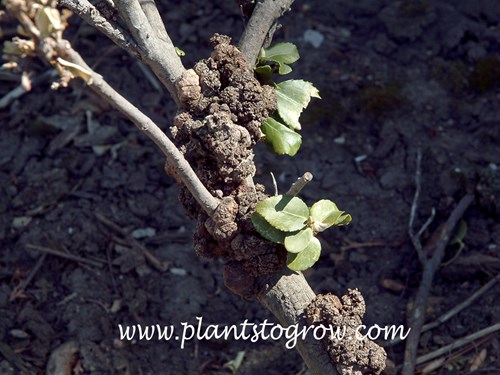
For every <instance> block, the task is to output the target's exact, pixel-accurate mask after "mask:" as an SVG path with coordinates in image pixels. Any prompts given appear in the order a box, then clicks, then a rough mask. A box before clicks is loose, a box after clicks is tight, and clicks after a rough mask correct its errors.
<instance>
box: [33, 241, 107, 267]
mask: <svg viewBox="0 0 500 375" xmlns="http://www.w3.org/2000/svg"><path fill="white" fill-rule="evenodd" d="M26 247H27V248H29V249H33V250H37V251H40V252H42V253H46V254H51V255H55V256H58V257H60V258H64V259H69V260H73V261H75V262H78V263H84V264H88V265H89V266H93V267H99V268H101V267H102V265H103V264H105V263H106V261H104V260H100V259H98V260H92V259H87V258H83V257H81V256H78V255H73V254H69V253H63V252H62V251H59V250H55V249H51V248H50V247H44V246H38V245H30V244H28V245H26Z"/></svg>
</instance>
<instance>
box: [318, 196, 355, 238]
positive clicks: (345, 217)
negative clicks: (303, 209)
mask: <svg viewBox="0 0 500 375" xmlns="http://www.w3.org/2000/svg"><path fill="white" fill-rule="evenodd" d="M310 215H311V218H312V219H313V222H312V229H313V230H314V231H315V232H316V233H318V232H323V231H324V230H325V229H327V228H330V227H331V226H333V225H347V224H349V223H350V222H351V220H352V218H351V215H349V214H344V211H340V210H339V209H338V208H337V205H336V204H335V203H333V202H332V201H331V200H328V199H322V200H320V201H317V202H316V203H314V204H313V205H312V207H311V208H310Z"/></svg>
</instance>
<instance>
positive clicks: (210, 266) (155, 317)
mask: <svg viewBox="0 0 500 375" xmlns="http://www.w3.org/2000/svg"><path fill="white" fill-rule="evenodd" d="M158 3H159V6H160V9H161V11H162V14H163V15H164V19H165V21H166V24H167V28H168V30H169V33H170V35H171V37H172V39H173V40H174V43H175V45H177V46H179V47H180V48H181V49H182V50H183V51H185V52H186V56H185V57H184V58H183V61H184V64H185V66H186V67H193V66H194V64H195V63H196V62H197V61H199V60H200V59H206V58H208V56H209V55H210V53H211V51H212V47H211V46H210V42H209V41H210V38H211V37H212V36H213V35H214V34H215V33H219V34H224V35H229V36H231V37H232V38H233V39H235V40H237V39H238V36H239V35H240V34H241V32H242V30H243V21H242V16H241V14H240V12H239V9H238V7H237V5H236V3H235V2H230V1H228V2H206V1H201V0H197V1H191V2H186V1H178V0H177V1H174V0H171V1H169V0H163V1H158ZM292 10H293V11H292V12H290V13H288V14H287V15H286V16H285V17H283V19H282V27H281V29H279V30H278V31H277V32H276V34H275V37H274V41H275V42H278V41H285V40H286V41H289V42H292V43H295V44H296V45H297V46H298V48H299V51H300V54H301V59H300V60H299V62H298V63H296V64H294V65H293V69H294V70H293V72H292V74H291V75H290V77H291V78H300V79H304V80H307V81H311V82H313V83H314V84H315V85H316V86H317V87H318V89H319V91H320V94H321V97H322V99H321V100H313V101H312V103H311V105H310V108H309V109H308V110H307V111H306V112H304V114H303V115H302V117H301V120H302V124H303V130H302V135H303V144H302V147H301V149H300V151H299V153H298V154H297V156H296V157H294V158H289V157H283V156H277V155H274V154H272V153H271V152H270V151H269V150H268V149H267V147H266V146H265V145H263V144H258V145H257V147H256V148H255V150H254V152H255V165H256V170H257V172H256V173H257V175H256V181H257V182H259V183H261V184H263V185H264V186H266V189H267V191H272V189H273V183H272V179H271V177H270V172H273V173H274V176H275V177H276V180H277V183H278V188H279V190H280V191H286V190H287V189H288V188H289V186H290V185H291V184H292V183H293V182H294V181H295V179H296V178H297V177H298V176H300V175H302V174H303V173H304V172H306V171H311V172H312V173H313V175H314V180H313V181H312V182H311V183H310V184H309V185H308V186H307V187H306V188H305V190H303V192H302V197H303V199H304V200H306V201H307V202H308V203H313V202H314V201H316V200H318V199H322V198H326V199H331V200H333V201H335V202H336V203H337V204H338V206H339V207H340V208H341V209H343V210H345V211H346V212H348V213H350V214H351V215H352V217H353V222H352V223H351V224H350V225H349V226H347V227H345V228H340V229H333V230H328V231H326V232H323V233H322V235H321V242H322V245H323V246H322V248H323V250H322V255H321V258H320V261H319V262H318V263H317V264H316V266H315V267H314V268H313V269H312V270H309V271H307V272H306V276H307V278H308V280H309V282H310V284H311V286H312V287H313V289H314V290H315V291H316V292H317V293H328V292H330V293H334V294H335V295H337V296H339V297H340V296H342V295H345V294H346V293H347V289H348V288H350V289H354V288H357V289H358V290H359V292H360V293H361V294H362V296H363V297H364V300H365V304H366V313H365V315H364V318H363V321H364V324H365V325H367V326H373V325H375V324H378V325H379V326H386V325H399V324H403V325H405V324H406V317H407V311H408V310H409V309H410V308H411V306H412V300H413V298H414V296H415V293H416V290H417V288H418V286H419V284H420V279H421V270H422V267H421V265H420V263H419V261H418V258H417V254H416V251H415V250H414V248H413V246H412V244H411V242H410V241H409V238H408V235H407V232H408V221H409V217H410V209H411V204H412V200H413V196H414V192H415V181H414V177H415V171H416V153H417V150H418V149H419V148H420V149H422V151H423V155H424V157H423V160H422V184H421V187H422V190H421V194H420V199H419V205H418V210H417V215H416V227H417V230H418V228H420V226H421V225H422V224H423V223H424V222H425V221H426V220H427V218H428V217H429V215H430V213H431V210H432V209H433V208H434V209H435V210H436V216H435V218H434V220H433V221H432V223H431V225H430V227H429V228H428V230H426V231H425V232H424V233H423V236H422V241H423V242H424V243H425V240H426V239H427V238H429V237H430V235H431V234H432V232H433V231H434V230H435V229H436V228H437V227H438V226H439V225H440V224H441V223H443V222H444V221H445V220H446V218H447V217H448V215H449V214H450V212H451V210H452V209H453V207H454V206H455V204H456V203H457V202H458V200H460V198H461V197H462V196H463V195H464V194H465V192H466V191H471V190H473V191H474V192H475V194H476V202H475V204H474V206H473V207H471V208H470V209H469V210H468V211H467V212H466V214H465V216H464V218H463V220H464V224H462V227H463V228H466V229H467V231H466V235H465V237H463V236H462V237H463V238H462V240H463V243H464V247H463V249H462V250H461V251H460V252H459V249H460V246H459V245H458V244H456V243H455V244H450V246H449V247H448V249H447V254H446V258H445V264H446V265H443V266H442V267H441V268H440V270H439V272H438V273H437V275H436V277H435V279H434V282H433V286H432V289H431V298H430V304H429V306H428V309H427V318H426V321H427V322H430V321H433V320H435V319H436V318H437V317H439V316H440V315H441V314H443V313H445V312H446V311H448V310H449V309H451V308H453V307H455V306H457V305H458V304H459V303H461V302H463V301H464V300H465V299H466V298H468V297H469V296H470V295H472V294H473V293H474V292H475V291H476V290H478V289H479V288H480V287H481V286H482V285H484V284H485V283H486V282H488V281H489V280H491V279H492V278H493V277H495V276H496V275H497V274H498V272H499V270H500V211H499V210H500V209H499V207H498V206H499V202H500V148H499V145H500V110H499V108H500V106H499V104H500V103H499V102H500V55H499V51H500V27H499V24H498V20H499V19H500V4H499V3H498V2H497V1H495V0H476V1H469V0H453V1H452V0H436V1H425V0H415V1H406V0H405V1H398V2H394V1H388V0H363V1H356V2H354V1H346V0H336V1H319V0H309V1H305V0H297V1H296V2H295V3H294V5H293V8H292ZM8 33H9V31H8V30H7V29H6V36H7V35H8ZM68 35H69V36H70V40H71V41H72V43H73V45H74V47H75V49H77V50H78V51H80V52H81V53H82V55H83V56H84V57H85V59H86V60H87V62H88V63H89V65H91V66H92V67H93V68H94V69H96V70H97V71H98V72H99V73H100V74H102V75H103V76H104V77H105V78H106V79H107V80H108V81H109V83H110V84H111V85H113V87H115V88H116V89H117V90H119V91H120V92H121V93H124V95H125V96H126V97H127V98H128V99H130V100H131V101H133V102H134V103H135V104H136V105H137V106H139V107H140V108H141V109H142V110H143V111H145V112H146V113H147V114H148V115H149V116H151V117H152V118H153V119H154V120H155V121H156V122H157V123H158V124H160V125H162V126H163V127H164V129H165V130H168V129H169V127H170V126H171V125H172V124H173V121H174V116H175V106H174V103H173V102H172V101H171V100H169V98H168V95H166V93H165V92H164V91H163V90H158V89H157V88H155V86H154V85H153V84H152V83H151V82H150V81H149V80H148V79H147V78H146V77H147V76H146V75H145V73H144V71H143V69H142V68H141V67H140V66H139V63H138V62H137V61H135V60H134V59H133V58H132V57H131V56H129V55H128V54H126V53H124V52H123V51H121V50H120V49H118V48H117V47H114V46H113V45H112V44H111V43H110V42H109V41H108V40H107V39H106V38H105V37H103V36H102V35H100V34H99V33H98V32H96V31H94V30H93V29H92V28H90V27H88V26H87V25H86V24H84V23H82V22H81V21H80V20H78V19H77V18H76V17H73V18H71V28H70V29H69V30H68ZM6 36H4V38H6ZM30 66H31V68H32V70H33V71H34V72H36V73H37V74H41V73H43V72H45V71H46V70H47V67H46V66H44V65H43V64H42V63H40V62H38V61H33V62H32V63H31V65H30ZM48 78H49V77H46V79H45V80H41V82H40V83H38V84H37V85H34V87H33V89H32V91H31V92H30V93H29V94H27V95H24V96H22V97H21V98H19V99H18V100H16V101H14V102H13V103H12V104H10V105H9V106H8V107H6V108H4V109H2V110H1V112H0V121H1V124H2V126H1V127H0V249H1V250H0V373H1V374H43V373H45V370H46V368H47V369H48V368H53V366H55V365H54V363H57V361H55V359H54V358H56V356H57V355H62V356H66V357H67V358H70V359H72V360H73V362H71V363H70V365H71V367H72V368H73V373H74V374H78V373H80V374H92V375H97V374H228V373H231V370H230V369H229V368H228V365H227V364H228V363H229V361H231V360H234V359H235V358H236V356H237V355H238V353H239V352H244V354H245V356H244V359H243V362H242V364H241V366H240V368H239V370H238V374H255V373H259V372H260V373H265V374H302V373H305V369H304V365H303V363H302V361H301V359H300V357H299V356H298V354H297V353H296V352H295V351H293V350H288V349H286V348H285V340H281V341H272V340H267V341H260V342H257V343H252V342H249V341H242V340H239V341H238V340H227V341H226V340H222V339H211V340H191V341H189V342H187V343H186V347H185V348H184V349H181V348H180V345H179V342H178V341H174V340H171V341H165V340H157V339H152V340H133V341H127V340H123V341H122V340H119V328H118V325H119V324H121V325H127V324H128V325H132V324H142V325H155V324H159V325H161V326H167V325H174V326H176V327H177V329H180V328H181V323H182V322H189V323H191V324H197V322H198V321H199V320H197V317H202V321H203V327H207V326H208V325H211V324H218V325H221V326H222V325H231V324H239V323H241V322H243V321H244V320H245V319H248V321H249V322H253V323H259V322H263V321H264V320H265V319H269V321H272V322H274V319H273V318H272V317H271V316H270V314H269V313H268V312H267V311H265V310H264V309H263V308H262V307H261V306H259V305H258V304H257V303H255V302H252V301H246V300H244V299H242V298H240V297H239V296H236V295H235V294H233V293H231V292H230V291H229V290H228V289H227V288H226V287H225V286H224V282H223V277H222V268H223V261H222V260H220V259H218V258H214V259H210V260H209V259H204V258H200V257H197V256H196V254H195V251H194V246H193V240H192V238H193V234H194V233H195V231H196V228H195V223H194V222H193V221H192V220H191V219H189V218H188V216H187V215H186V213H185V211H184V209H183V208H182V207H181V205H180V203H179V200H178V188H177V186H176V184H175V180H174V179H173V178H171V177H169V176H167V175H166V174H165V172H164V168H163V167H164V160H163V157H162V155H161V153H160V152H159V151H158V150H157V149H156V148H155V146H154V144H153V143H152V142H150V141H149V140H148V139H147V138H146V137H145V136H143V135H142V134H141V133H140V132H139V131H138V130H136V129H135V127H134V126H133V125H132V124H131V123H129V122H128V121H126V120H125V119H123V118H122V117H121V116H120V115H119V114H118V113H117V112H115V111H112V110H110V108H109V107H108V106H107V105H106V104H105V103H102V101H101V100H99V99H98V98H97V97H96V96H95V95H93V94H92V93H91V92H89V91H88V90H87V89H86V88H85V87H84V85H83V84H82V83H81V82H73V83H72V85H71V86H70V87H69V88H60V89H59V90H58V91H52V90H51V89H50V79H48ZM287 78H288V77H287ZM0 79H1V80H2V84H1V87H0V97H3V96H4V95H5V94H6V93H7V92H9V91H10V90H12V89H14V88H15V87H16V86H17V85H19V77H17V76H13V75H11V74H8V73H5V72H4V71H2V72H1V73H0ZM223 167H224V166H223ZM44 249H45V250H44ZM47 249H52V253H47ZM54 251H57V255H55V254H54ZM61 254H62V255H65V256H66V258H65V257H63V256H61ZM234 272H235V273H236V274H237V270H236V271H234ZM236 276H237V275H236ZM499 298H500V290H499V288H498V286H496V287H493V288H492V289H490V290H489V292H487V293H485V294H484V295H482V296H481V297H480V298H479V299H477V300H476V301H475V302H474V303H473V304H472V305H471V306H469V307H468V308H466V309H465V310H464V311H462V312H461V313H459V314H458V315H456V316H455V317H453V318H452V319H451V320H449V321H448V322H446V323H444V324H442V325H440V326H438V327H436V328H434V329H432V330H431V331H428V332H426V333H424V334H423V335H422V337H421V342H420V351H419V355H420V354H425V353H428V352H431V351H433V350H435V349H438V348H440V347H442V346H444V345H447V344H450V343H452V342H455V341H456V340H457V339H459V338H461V337H464V336H467V335H469V334H472V333H475V332H477V331H479V330H481V329H484V328H486V327H488V326H491V325H493V324H495V323H498V322H499V321H500V307H499V304H498V303H497V302H496V301H498V299H499ZM378 342H379V343H382V342H383V341H382V340H378ZM467 349H468V350H467V351H462V352H460V353H455V354H454V355H451V356H448V357H446V358H445V359H446V361H445V362H444V363H443V364H442V365H441V366H440V367H438V368H437V369H436V370H434V371H433V372H432V373H435V374H437V373H440V374H458V373H470V372H473V370H474V368H475V366H476V365H477V366H478V370H477V371H476V373H481V374H496V373H499V372H500V355H499V354H500V353H499V351H500V342H499V340H498V336H492V335H490V336H488V337H487V338H486V339H485V340H480V341H476V343H475V345H470V346H468V347H467ZM386 350H387V354H388V359H389V362H388V366H387V368H386V370H385V372H386V373H394V371H395V369H394V367H395V366H398V365H400V364H401V363H402V358H403V350H404V345H402V344H399V345H394V346H389V347H387V348H386ZM49 357H50V358H51V359H50V361H49ZM54 361H55V362H54ZM48 363H49V365H48ZM424 366H425V365H424ZM424 366H420V367H419V369H420V370H422V368H423V367H424ZM61 371H63V370H61Z"/></svg>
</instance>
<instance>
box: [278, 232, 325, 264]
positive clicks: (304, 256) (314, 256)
mask: <svg viewBox="0 0 500 375" xmlns="http://www.w3.org/2000/svg"><path fill="white" fill-rule="evenodd" d="M320 254H321V244H320V242H319V240H318V239H317V238H316V237H313V238H312V239H311V241H310V242H309V245H308V246H307V247H306V248H305V249H304V250H302V251H301V252H300V253H298V254H292V253H288V258H287V261H286V264H287V266H288V268H290V269H291V270H292V271H303V270H305V269H307V268H309V267H312V265H313V264H314V263H316V262H317V261H318V259H319V256H320Z"/></svg>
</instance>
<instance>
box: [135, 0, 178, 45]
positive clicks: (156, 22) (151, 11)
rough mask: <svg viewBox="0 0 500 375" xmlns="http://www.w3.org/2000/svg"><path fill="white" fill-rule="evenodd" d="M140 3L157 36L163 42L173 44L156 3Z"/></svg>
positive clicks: (152, 0)
mask: <svg viewBox="0 0 500 375" xmlns="http://www.w3.org/2000/svg"><path fill="white" fill-rule="evenodd" d="M139 3H140V4H141V8H142V10H143V12H144V14H145V15H146V18H147V19H148V21H149V24H150V25H151V28H152V29H153V30H154V31H155V32H156V36H157V37H158V38H160V39H161V40H162V41H163V42H165V43H170V44H172V41H171V40H170V37H169V36H168V33H167V29H166V28H165V24H164V23H163V20H162V19H161V15H160V12H158V8H157V7H156V4H155V1H154V0H139Z"/></svg>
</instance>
